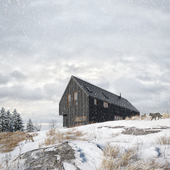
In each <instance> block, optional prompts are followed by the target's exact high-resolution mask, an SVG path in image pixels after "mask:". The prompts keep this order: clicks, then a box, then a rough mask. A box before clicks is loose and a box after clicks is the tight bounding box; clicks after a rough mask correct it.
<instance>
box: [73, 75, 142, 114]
mask: <svg viewBox="0 0 170 170" xmlns="http://www.w3.org/2000/svg"><path fill="white" fill-rule="evenodd" d="M72 77H73V78H74V79H75V80H76V81H77V83H78V84H79V85H80V87H81V88H82V89H83V90H84V91H85V92H86V93H87V94H88V95H89V96H92V97H93V98H97V99H100V100H103V101H106V102H108V103H111V104H115V105H117V106H120V107H123V108H126V109H130V110H133V111H135V112H139V110H137V109H136V108H135V107H134V106H133V105H132V104H131V103H130V102H129V101H128V100H126V99H124V98H122V97H120V96H117V95H115V94H113V93H111V92H109V91H106V90H104V89H102V88H100V87H97V86H95V85H93V84H91V83H88V82H86V81H84V80H81V79H79V78H77V77H74V76H72Z"/></svg>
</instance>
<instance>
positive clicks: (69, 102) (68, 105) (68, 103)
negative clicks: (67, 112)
mask: <svg viewBox="0 0 170 170" xmlns="http://www.w3.org/2000/svg"><path fill="white" fill-rule="evenodd" d="M69 97H70V98H69ZM69 99H70V100H69ZM70 106H71V94H68V95H67V107H70Z"/></svg>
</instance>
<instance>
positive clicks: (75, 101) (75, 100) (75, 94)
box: [73, 92, 78, 106]
mask: <svg viewBox="0 0 170 170" xmlns="http://www.w3.org/2000/svg"><path fill="white" fill-rule="evenodd" d="M77 97H78V93H77V92H75V93H74V96H73V100H74V101H73V102H74V103H73V105H74V106H76V105H77V104H78V102H77Z"/></svg>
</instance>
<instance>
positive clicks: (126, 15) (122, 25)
mask: <svg viewBox="0 0 170 170" xmlns="http://www.w3.org/2000/svg"><path fill="white" fill-rule="evenodd" d="M169 7H170V2H169V0H162V1H160V0H155V1H152V0H143V1H142V0H130V1H128V0H113V1H104V0H98V1H91V0H86V1H81V0H80V1H76V0H70V1H65V0H63V1H57V0H49V1H46V0H41V1H40V0H29V1H28V0H22V1H17V0H10V3H9V1H6V0H1V1H0V39H1V41H0V46H1V48H0V61H1V62H0V68H1V69H3V70H2V71H3V72H1V75H0V85H1V86H0V99H2V100H3V98H2V97H4V98H8V99H11V100H13V103H16V99H17V101H18V100H21V101H23V104H24V103H25V102H28V101H29V102H30V103H31V102H32V103H34V102H35V101H36V102H40V103H41V102H42V103H43V102H44V101H48V102H54V103H55V104H56V103H57V102H58V101H59V99H60V97H61V95H62V93H63V92H64V89H65V87H66V85H67V83H68V81H69V79H70V76H71V75H75V76H78V77H80V78H82V79H85V80H87V81H89V82H92V83H93V84H96V85H98V86H100V87H102V88H105V89H111V91H112V90H113V92H114V90H115V93H116V94H119V93H120V92H121V93H122V96H125V98H127V99H129V100H130V101H131V102H132V103H134V105H135V104H136V107H137V108H139V109H141V111H146V110H147V109H148V110H150V109H153V110H154V107H155V108H156V109H158V108H159V109H161V107H163V108H169V105H168V104H167V101H169V97H168V96H167V94H168V93H169V90H168V88H169V76H170V71H169V68H170V59H169V56H170V50H169V49H170V33H169V28H170V22H169V20H170V12H169V11H170V10H169ZM160 100H161V101H160ZM6 102H7V101H6ZM6 102H4V104H5V103H6ZM32 103H31V104H30V105H32ZM18 107H20V105H18ZM25 107H26V105H25ZM37 107H38V106H37ZM51 107H52V106H51ZM35 108H36V107H35ZM35 108H34V109H33V110H32V111H30V112H32V113H35ZM42 108H44V107H42ZM55 109H56V112H57V113H58V110H57V108H55ZM55 109H54V108H53V111H48V113H49V112H52V113H54V110H55ZM156 109H155V110H156ZM37 110H38V111H40V109H37ZM46 112H47V108H44V110H43V114H44V115H45V113H46ZM43 120H44V119H43Z"/></svg>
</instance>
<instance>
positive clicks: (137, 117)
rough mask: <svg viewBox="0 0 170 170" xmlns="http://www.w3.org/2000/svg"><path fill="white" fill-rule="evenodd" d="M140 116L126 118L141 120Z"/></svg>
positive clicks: (127, 118)
mask: <svg viewBox="0 0 170 170" xmlns="http://www.w3.org/2000/svg"><path fill="white" fill-rule="evenodd" d="M140 119H141V118H140V116H132V117H126V118H125V120H140Z"/></svg>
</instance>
